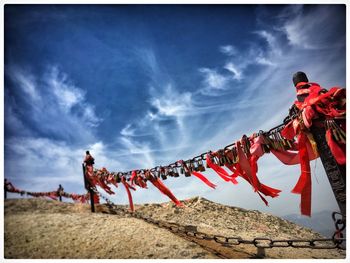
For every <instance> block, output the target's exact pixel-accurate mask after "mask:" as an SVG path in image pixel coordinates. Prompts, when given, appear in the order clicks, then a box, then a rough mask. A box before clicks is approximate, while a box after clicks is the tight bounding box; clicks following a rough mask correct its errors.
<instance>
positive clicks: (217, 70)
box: [4, 5, 346, 215]
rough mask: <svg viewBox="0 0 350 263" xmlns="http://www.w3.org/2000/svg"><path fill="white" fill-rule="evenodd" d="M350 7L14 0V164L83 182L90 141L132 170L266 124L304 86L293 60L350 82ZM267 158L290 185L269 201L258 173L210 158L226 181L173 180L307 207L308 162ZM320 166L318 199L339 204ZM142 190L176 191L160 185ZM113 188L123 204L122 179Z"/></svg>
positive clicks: (33, 179)
mask: <svg viewBox="0 0 350 263" xmlns="http://www.w3.org/2000/svg"><path fill="white" fill-rule="evenodd" d="M345 19H346V16H345V5H307V6H302V5H291V6H287V5H220V6H208V5H186V6H181V5H177V6H173V5H166V6H160V5H153V6H152V5H149V6H143V5H113V6H104V5H100V6H97V5H90V6H89V5H82V6H81V5H79V6H75V5H70V6H66V5H44V6H38V5H32V6H30V5H27V6H26V5H22V6H15V5H6V6H5V90H4V96H5V108H4V114H5V142H4V143H5V177H6V178H8V179H9V180H10V181H12V182H13V183H14V184H15V185H16V186H17V187H18V188H21V189H24V190H29V191H50V190H53V189H56V188H57V186H58V184H62V185H63V186H64V188H65V190H66V191H67V192H75V193H83V192H84V188H83V180H82V169H81V163H82V160H83V158H84V153H85V151H86V150H90V151H91V153H92V155H93V156H94V157H95V164H96V167H98V168H101V167H106V168H107V169H108V170H110V171H129V170H132V169H137V168H151V167H154V166H155V165H166V164H169V163H171V162H174V161H176V160H179V159H186V158H190V157H193V156H195V155H197V154H200V153H202V152H205V151H207V150H216V149H218V148H221V147H223V146H225V145H227V144H230V143H232V142H234V141H236V140H238V139H240V138H241V136H242V135H243V134H247V135H250V134H252V133H253V132H257V131H259V130H269V129H270V128H271V127H273V126H275V125H278V124H280V123H281V122H282V120H283V118H284V117H285V116H286V115H287V113H288V108H289V107H290V106H291V105H292V103H293V101H294V99H295V89H294V87H293V84H292V80H291V79H292V75H293V73H295V72H296V71H299V70H302V71H304V72H306V73H307V74H308V76H309V79H310V81H313V82H318V83H320V84H321V86H323V87H324V88H330V87H332V86H341V87H345V83H346V80H345V66H346V61H345V41H346V37H345ZM258 164H259V173H258V176H259V178H260V180H261V181H262V182H263V183H265V184H267V185H269V186H272V187H275V188H279V189H281V190H282V193H281V195H280V197H278V198H275V199H271V198H269V199H268V201H269V207H266V206H265V205H264V203H263V202H262V201H261V200H260V198H259V196H258V195H257V194H256V193H254V192H253V190H252V188H251V186H250V185H249V184H248V183H247V182H245V181H243V180H240V179H239V184H238V185H233V184H228V183H226V182H225V181H223V180H222V179H221V178H220V177H218V176H217V175H216V174H214V173H212V172H210V171H207V172H206V173H205V175H207V176H208V178H209V179H210V180H211V181H213V182H214V183H216V184H217V185H218V187H217V189H216V190H213V189H211V188H208V187H207V186H206V185H205V184H203V183H202V182H201V181H199V180H198V179H197V178H195V177H179V178H169V179H168V180H166V181H165V184H166V185H167V186H168V187H169V188H170V189H171V190H172V191H173V193H174V194H175V195H176V196H177V197H178V198H179V199H185V198H190V197H193V196H203V197H205V198H208V199H210V200H213V201H216V202H220V203H223V204H228V205H233V206H239V207H243V208H246V209H257V210H260V211H265V212H268V213H271V214H275V215H286V214H292V213H299V200H300V197H299V195H295V194H292V193H291V190H292V188H293V187H294V185H295V184H296V182H297V180H298V178H299V174H300V171H299V169H300V168H299V166H285V165H283V164H282V163H280V162H279V161H278V160H276V158H275V157H274V156H272V155H265V156H264V157H262V158H261V159H260V160H259V163H258ZM312 172H313V174H312V183H313V189H312V191H313V193H312V201H313V203H312V211H313V212H318V211H322V210H334V209H337V205H336V202H335V199H334V197H333V194H332V191H331V189H330V186H329V183H328V181H327V177H326V175H325V172H324V169H323V167H322V164H321V161H320V160H317V161H315V162H312ZM133 196H134V201H135V202H136V203H144V202H163V201H167V200H168V199H167V198H166V197H165V196H163V195H161V194H160V193H159V192H158V190H157V189H155V188H154V187H153V186H152V185H150V186H149V189H148V190H143V189H138V190H137V191H136V192H135V193H134V194H133ZM13 197H15V195H14V196H13ZM112 200H113V201H115V202H117V203H126V202H127V195H126V193H125V191H124V189H123V188H118V189H116V195H115V196H113V197H112Z"/></svg>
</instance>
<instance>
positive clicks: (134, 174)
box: [130, 170, 137, 185]
mask: <svg viewBox="0 0 350 263" xmlns="http://www.w3.org/2000/svg"><path fill="white" fill-rule="evenodd" d="M136 175H137V174H136V171H135V170H134V171H132V172H131V177H130V182H131V184H132V185H134V179H135V177H136Z"/></svg>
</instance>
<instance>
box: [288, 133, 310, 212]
mask: <svg viewBox="0 0 350 263" xmlns="http://www.w3.org/2000/svg"><path fill="white" fill-rule="evenodd" d="M307 141H308V138H307V136H306V134H305V133H304V132H301V133H300V134H299V135H298V145H299V158H300V168H301V175H300V177H299V180H298V182H297V184H296V185H295V187H294V188H293V190H292V193H295V194H300V195H301V201H300V210H301V214H303V215H306V216H311V168H310V160H309V155H308V152H307V147H306V142H307Z"/></svg>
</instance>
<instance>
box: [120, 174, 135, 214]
mask: <svg viewBox="0 0 350 263" xmlns="http://www.w3.org/2000/svg"><path fill="white" fill-rule="evenodd" d="M122 183H123V185H124V187H125V190H126V192H127V194H128V199H129V206H130V210H131V212H134V203H133V201H132V195H131V192H130V189H129V188H131V189H133V190H135V188H133V187H131V186H130V185H129V184H128V183H127V182H126V180H125V177H124V176H123V177H122Z"/></svg>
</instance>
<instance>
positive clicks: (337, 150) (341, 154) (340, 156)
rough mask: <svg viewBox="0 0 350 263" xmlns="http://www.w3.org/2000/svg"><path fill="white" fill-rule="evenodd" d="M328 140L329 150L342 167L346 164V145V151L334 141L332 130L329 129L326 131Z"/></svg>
mask: <svg viewBox="0 0 350 263" xmlns="http://www.w3.org/2000/svg"><path fill="white" fill-rule="evenodd" d="M326 140H327V144H328V146H329V149H330V150H331V152H332V154H333V156H334V159H335V160H336V161H337V163H338V164H340V165H345V164H346V155H345V152H346V151H345V145H344V149H342V147H341V146H340V145H339V144H338V143H337V142H335V141H334V139H333V136H332V131H331V129H328V130H327V131H326Z"/></svg>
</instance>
